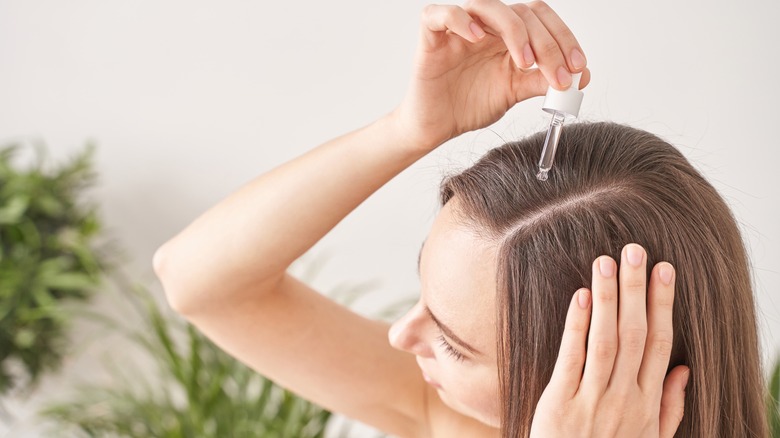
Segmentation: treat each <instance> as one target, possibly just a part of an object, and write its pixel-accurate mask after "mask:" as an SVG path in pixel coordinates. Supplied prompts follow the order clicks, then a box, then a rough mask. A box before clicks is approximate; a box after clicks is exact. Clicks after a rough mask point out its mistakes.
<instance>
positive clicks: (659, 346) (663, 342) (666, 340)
mask: <svg viewBox="0 0 780 438" xmlns="http://www.w3.org/2000/svg"><path fill="white" fill-rule="evenodd" d="M650 345H651V346H652V350H653V352H654V353H655V354H656V355H657V356H658V357H661V358H667V357H669V356H671V354H672V347H673V346H674V344H673V339H672V332H670V331H666V330H664V331H660V332H657V333H655V334H654V335H653V336H652V337H651V339H650Z"/></svg>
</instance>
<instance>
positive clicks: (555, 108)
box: [542, 73, 584, 117]
mask: <svg viewBox="0 0 780 438" xmlns="http://www.w3.org/2000/svg"><path fill="white" fill-rule="evenodd" d="M581 76H582V73H572V75H571V85H570V86H569V88H568V89H566V90H565V91H561V90H556V89H555V88H553V87H552V86H550V87H548V88H547V96H545V98H544V105H542V109H543V110H545V111H547V112H548V113H550V114H555V113H556V112H560V113H563V114H565V115H567V116H572V117H577V115H578V114H579V113H580V105H582V97H583V96H584V94H583V92H582V91H580V77H581Z"/></svg>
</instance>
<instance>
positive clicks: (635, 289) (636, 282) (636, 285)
mask: <svg viewBox="0 0 780 438" xmlns="http://www.w3.org/2000/svg"><path fill="white" fill-rule="evenodd" d="M622 286H623V290H626V291H628V292H632V293H640V292H641V293H644V292H645V287H646V285H645V280H644V279H642V278H638V277H633V276H631V277H629V278H626V279H625V280H623V281H622Z"/></svg>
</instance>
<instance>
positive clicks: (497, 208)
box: [440, 122, 768, 438]
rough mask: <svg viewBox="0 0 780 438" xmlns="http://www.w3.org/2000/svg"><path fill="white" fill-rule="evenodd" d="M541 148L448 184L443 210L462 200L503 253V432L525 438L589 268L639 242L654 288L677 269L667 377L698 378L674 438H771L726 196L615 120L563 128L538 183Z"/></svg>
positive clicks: (515, 147)
mask: <svg viewBox="0 0 780 438" xmlns="http://www.w3.org/2000/svg"><path fill="white" fill-rule="evenodd" d="M544 138H545V133H544V132H539V133H536V134H534V135H531V136H529V137H527V138H525V139H523V140H520V141H517V142H510V143H507V144H504V145H502V146H500V147H497V148H494V149H491V150H490V151H489V152H487V153H486V154H485V155H484V156H483V157H482V158H480V159H479V160H478V161H477V162H476V163H475V164H474V165H473V166H471V167H470V168H468V169H466V170H464V171H462V172H460V173H458V174H455V175H450V176H447V177H445V178H444V180H443V181H442V183H441V187H440V202H441V205H442V206H443V205H444V204H445V203H447V202H448V201H449V200H450V199H452V197H454V196H455V195H457V196H458V198H457V199H458V208H457V209H456V211H455V212H456V213H457V215H458V218H459V219H460V220H462V221H463V222H464V223H465V224H467V225H468V226H469V227H471V228H472V229H473V230H474V231H475V232H476V233H478V235H480V236H481V237H484V238H485V239H488V240H495V241H497V242H498V243H499V244H500V249H499V254H498V267H497V279H496V280H497V285H498V289H497V300H496V301H497V308H496V311H497V321H498V362H499V363H498V369H499V381H500V393H501V398H502V400H503V404H502V405H503V413H502V436H503V437H513V438H514V437H519V436H528V434H529V432H530V427H531V421H532V418H533V415H534V411H535V408H536V404H537V403H538V401H539V398H540V397H541V394H542V392H543V391H544V388H545V387H546V386H547V383H548V382H549V380H550V377H551V375H552V370H553V367H554V366H555V361H556V358H557V355H558V349H559V346H560V341H561V336H562V334H563V327H564V322H565V318H566V313H567V311H568V306H569V303H570V300H571V295H572V294H573V293H574V291H576V290H577V289H579V288H581V287H590V284H591V263H592V261H593V260H595V259H596V258H597V257H598V256H600V255H609V256H611V257H613V258H614V259H615V260H617V261H618V263H619V262H620V253H621V250H622V248H623V246H625V245H626V244H628V243H631V242H636V243H639V244H640V245H642V246H643V247H644V248H645V249H646V250H647V270H648V278H650V277H649V274H650V271H651V270H652V267H653V265H654V264H655V263H657V262H659V261H662V260H665V261H668V262H670V263H671V264H672V265H673V266H674V267H675V270H676V283H675V302H674V308H673V309H674V310H673V319H674V342H673V346H672V357H671V360H670V363H669V368H668V369H671V368H672V367H674V366H677V365H681V364H684V365H687V366H688V367H690V378H689V383H688V385H687V387H686V395H685V415H684V417H683V420H682V423H681V424H680V427H679V428H678V430H677V433H676V435H675V436H680V437H707V438H711V437H735V436H751V437H752V436H755V437H765V436H767V434H768V430H767V423H766V416H765V415H766V414H765V407H764V404H763V401H764V386H763V377H762V372H761V362H760V355H759V343H758V334H757V325H756V316H755V308H754V300H753V292H752V287H751V277H750V270H749V264H748V258H747V254H746V251H745V247H744V244H743V242H742V238H741V235H740V232H739V228H738V226H737V223H736V221H735V219H734V217H733V215H732V214H731V211H730V210H729V208H728V206H727V205H726V203H725V202H724V200H723V199H722V197H721V196H720V195H719V194H718V193H717V191H716V190H715V189H714V188H713V187H712V185H711V184H710V183H708V182H707V181H706V180H705V179H704V178H703V177H702V175H701V174H700V173H699V172H698V171H697V170H696V169H694V168H693V166H691V164H690V163H689V162H688V160H687V159H685V157H684V156H683V155H682V154H681V153H680V152H679V151H678V150H677V149H675V148H674V147H673V146H672V145H670V144H669V143H667V142H666V141H664V140H662V139H660V138H659V137H657V136H655V135H653V134H651V133H648V132H646V131H642V130H638V129H635V128H632V127H629V126H625V125H620V124H616V123H610V122H599V123H577V124H573V125H570V126H567V127H566V129H564V130H563V133H562V136H561V139H560V142H559V144H558V152H557V156H556V161H555V166H554V167H553V169H552V171H551V172H550V175H549V179H548V180H547V181H544V182H542V181H539V180H537V179H536V171H537V170H538V169H537V159H538V157H539V155H540V153H541V149H542V145H543V142H544ZM667 371H668V370H667Z"/></svg>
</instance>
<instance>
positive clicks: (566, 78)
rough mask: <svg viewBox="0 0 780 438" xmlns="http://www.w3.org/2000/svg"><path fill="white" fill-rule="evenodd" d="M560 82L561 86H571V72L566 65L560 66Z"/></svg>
mask: <svg viewBox="0 0 780 438" xmlns="http://www.w3.org/2000/svg"><path fill="white" fill-rule="evenodd" d="M558 84H559V85H560V86H561V88H569V87H570V86H571V73H569V70H567V69H566V67H564V66H560V67H558Z"/></svg>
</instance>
